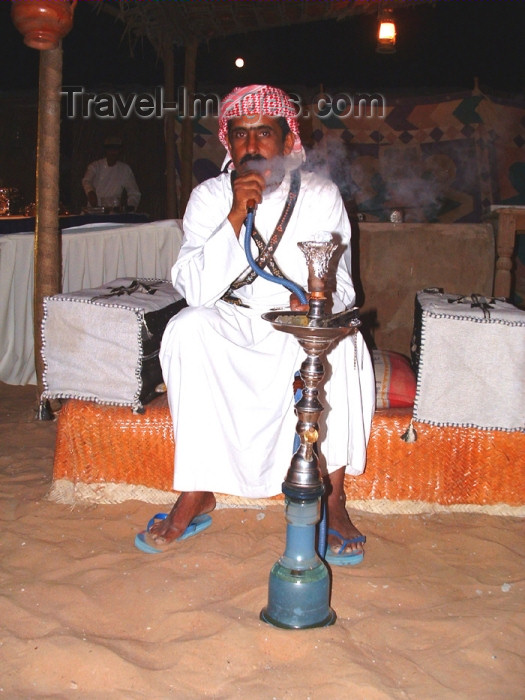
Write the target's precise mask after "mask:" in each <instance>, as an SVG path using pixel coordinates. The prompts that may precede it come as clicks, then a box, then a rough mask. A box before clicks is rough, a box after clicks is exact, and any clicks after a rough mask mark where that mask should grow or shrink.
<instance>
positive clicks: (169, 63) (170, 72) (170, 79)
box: [162, 43, 179, 219]
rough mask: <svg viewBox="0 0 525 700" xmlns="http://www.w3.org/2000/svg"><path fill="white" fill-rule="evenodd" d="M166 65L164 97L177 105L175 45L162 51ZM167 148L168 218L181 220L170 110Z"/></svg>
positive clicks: (172, 121)
mask: <svg viewBox="0 0 525 700" xmlns="http://www.w3.org/2000/svg"><path fill="white" fill-rule="evenodd" d="M162 60H163V63H164V95H165V100H166V103H167V104H169V105H170V106H171V105H173V104H174V103H175V56H174V53H173V44H171V43H168V44H167V45H166V46H165V47H164V49H163V51H162ZM164 128H165V131H164V138H165V148H166V216H167V218H168V219H177V218H179V203H178V200H177V180H176V169H175V115H174V113H173V112H172V111H171V110H169V111H168V112H167V113H166V122H165V125H164Z"/></svg>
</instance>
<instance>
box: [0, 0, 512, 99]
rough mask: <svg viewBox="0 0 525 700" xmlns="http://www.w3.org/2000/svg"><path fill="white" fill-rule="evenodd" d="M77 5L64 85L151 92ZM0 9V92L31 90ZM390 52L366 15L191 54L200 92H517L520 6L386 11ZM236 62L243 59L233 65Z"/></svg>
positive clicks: (4, 6) (482, 1) (141, 56)
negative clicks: (255, 86)
mask: <svg viewBox="0 0 525 700" xmlns="http://www.w3.org/2000/svg"><path fill="white" fill-rule="evenodd" d="M94 4H95V3H92V2H79V3H78V6H77V10H76V13H75V25H74V28H73V29H72V31H71V33H70V34H69V35H68V36H67V37H66V38H65V39H64V42H63V47H64V71H63V75H64V78H63V82H64V85H82V86H84V87H85V88H86V89H88V88H89V89H94V88H99V87H103V88H108V87H111V86H112V87H115V88H121V87H123V86H129V85H141V86H154V85H160V84H161V83H162V67H161V64H160V63H159V62H158V61H157V59H156V56H155V54H154V51H153V50H152V49H151V47H150V46H149V45H147V44H144V45H143V46H141V45H139V46H137V47H136V48H135V52H134V57H130V54H129V49H128V43H127V40H124V41H121V34H122V25H121V24H120V23H117V22H115V20H114V19H113V18H110V17H108V16H105V15H104V14H102V13H98V14H97V13H95V12H93V10H92V6H93V5H94ZM9 11H10V3H9V2H1V3H0V66H1V69H0V91H11V90H18V89H23V90H27V89H34V88H36V87H37V84H38V51H35V50H34V49H29V48H28V47H26V46H25V45H24V44H23V41H22V37H21V35H20V34H19V33H18V32H17V30H16V29H15V28H14V26H13V24H12V22H11V19H10V16H9ZM396 19H397V25H398V50H397V52H396V54H394V55H381V54H377V53H376V52H375V50H374V49H375V37H374V34H375V29H376V16H375V15H366V16H365V15H363V16H358V17H356V18H354V19H350V20H345V21H342V22H335V21H325V22H316V23H312V24H304V25H296V26H293V27H285V28H280V29H274V30H271V31H265V32H253V33H250V34H245V35H238V36H233V37H228V38H225V39H220V40H213V41H210V42H209V43H208V44H206V45H202V46H201V47H200V49H199V57H198V65H197V81H198V84H199V85H198V87H200V89H203V88H207V89H213V86H217V89H219V88H225V89H230V87H232V86H233V85H238V84H248V83H252V82H261V83H262V82H269V83H274V84H277V85H282V86H285V87H286V86H288V87H292V86H307V87H311V88H314V89H315V88H318V87H319V86H320V85H323V87H324V89H326V90H333V89H335V88H340V89H347V90H350V89H356V90H362V91H368V92H371V91H378V90H385V91H387V92H396V91H398V92H400V93H401V92H402V93H404V94H406V93H409V92H411V91H414V92H418V93H421V92H425V91H429V92H439V91H440V90H447V91H449V90H456V89H457V90H463V89H471V88H472V87H473V84H474V77H475V76H478V77H479V84H480V87H481V88H482V89H483V90H486V91H493V92H496V93H511V94H523V89H524V82H525V81H524V68H523V66H524V65H525V60H524V55H523V46H524V37H525V2H521V1H520V0H515V1H510V0H507V1H501V2H496V1H495V0H494V1H490V0H479V1H478V2H469V1H467V0H440V1H438V2H437V3H436V5H435V6H431V5H424V6H421V7H415V8H405V9H404V10H399V11H397V12H396ZM237 55H242V56H243V57H244V58H245V60H246V67H245V68H244V69H242V70H239V69H236V68H234V66H233V60H234V59H235V57H236V56H237ZM176 57H177V75H176V80H177V84H182V82H183V62H184V54H183V51H182V50H181V49H177V51H176Z"/></svg>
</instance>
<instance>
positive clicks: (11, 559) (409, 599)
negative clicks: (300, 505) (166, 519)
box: [0, 384, 525, 700]
mask: <svg viewBox="0 0 525 700" xmlns="http://www.w3.org/2000/svg"><path fill="white" fill-rule="evenodd" d="M34 404H35V388H34V387H13V386H8V385H5V384H0V499H1V507H0V518H1V521H2V533H1V537H0V554H1V556H0V577H1V585H0V697H5V698H10V699H12V698H75V697H78V698H126V699H128V698H130V699H132V698H170V697H173V698H181V699H186V698H188V699H194V698H262V699H266V698H268V699H272V698H278V699H279V700H281V699H283V700H284V699H285V698H294V699H295V698H297V699H300V700H306V699H307V698H311V699H312V700H321V699H323V700H330V699H332V698H333V699H337V700H339V699H342V698H347V697H348V698H357V699H361V698H363V699H365V700H376V699H383V698H414V699H417V700H421V699H426V698H440V699H441V698H450V699H452V698H453V699H454V700H458V699H461V698H472V699H476V700H481V699H487V700H489V699H490V700H493V699H495V698H502V699H505V700H518V699H520V700H523V698H525V569H524V554H525V537H524V535H525V521H524V520H522V519H518V518H512V517H498V516H492V515H483V514H458V513H451V514H446V513H444V514H439V515H405V516H403V515H383V516H378V515H373V514H370V513H364V512H361V513H355V514H354V513H353V514H352V515H353V517H354V519H355V521H356V523H357V524H358V525H359V527H360V528H361V529H362V530H363V531H364V532H365V533H366V535H367V537H368V542H367V548H366V557H365V560H364V562H363V564H361V565H360V566H357V567H348V568H339V569H336V570H335V571H334V572H333V585H332V607H333V608H334V610H335V611H336V613H337V622H336V623H335V625H333V626H330V627H325V628H319V629H313V630H297V631H289V630H279V629H275V628H273V627H271V626H269V625H267V624H265V623H263V622H261V621H260V619H259V612H260V610H261V608H262V607H264V605H265V604H266V600H267V593H268V574H269V572H270V569H271V567H272V565H273V564H274V562H275V561H276V560H277V559H278V558H279V556H280V555H281V554H282V552H283V548H284V537H285V524H284V519H283V513H282V509H281V507H280V506H272V507H270V508H267V509H249V508H237V509H221V510H217V511H215V513H214V514H213V524H212V526H211V528H209V529H208V530H207V531H206V532H205V533H202V534H201V535H199V536H198V537H196V538H194V539H190V540H187V541H185V542H183V543H180V544H179V545H178V546H177V547H176V548H174V549H173V551H170V552H168V553H165V554H160V555H154V556H151V555H146V554H143V553H141V552H139V551H138V550H137V549H135V548H134V546H133V540H134V536H135V534H136V533H137V532H138V531H139V530H141V529H143V527H144V525H145V523H146V521H147V520H148V518H149V517H150V516H151V515H152V514H153V511H154V509H155V506H151V505H148V504H146V503H141V502H138V501H128V502H126V503H124V504H120V505H96V506H93V505H92V506H85V505H77V506H74V507H71V506H66V505H59V504H56V503H53V502H51V501H49V500H47V498H46V495H47V493H48V491H49V487H50V484H51V480H52V468H53V449H54V440H55V434H56V424H55V423H50V422H39V421H36V420H35V418H34Z"/></svg>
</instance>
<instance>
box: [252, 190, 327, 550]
mask: <svg viewBox="0 0 525 700" xmlns="http://www.w3.org/2000/svg"><path fill="white" fill-rule="evenodd" d="M255 207H256V204H255V201H254V200H253V199H250V200H248V206H247V214H246V220H245V222H244V224H245V227H246V231H245V234H244V252H245V254H246V259H247V260H248V263H249V264H250V267H251V268H252V270H254V272H256V273H257V274H258V275H260V276H261V277H263V278H264V279H266V280H268V281H269V282H276V283H277V284H282V285H283V287H286V288H287V289H289V290H290V291H291V292H293V293H294V294H296V295H297V297H298V298H299V301H300V302H301V304H308V299H307V298H306V294H305V293H304V290H303V289H302V288H301V287H299V285H297V284H295V282H291V281H290V280H287V279H283V278H282V277H276V276H275V275H271V274H269V273H268V272H265V271H264V270H263V269H262V268H261V267H259V265H257V263H256V262H255V260H254V258H253V255H252V251H251V250H250V243H251V240H252V231H253V220H254V218H255ZM326 510H327V509H326V503H325V502H324V499H321V520H320V522H319V545H318V547H319V555H320V556H321V557H322V558H323V559H324V556H325V554H326V535H327V520H326Z"/></svg>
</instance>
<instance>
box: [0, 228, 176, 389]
mask: <svg viewBox="0 0 525 700" xmlns="http://www.w3.org/2000/svg"><path fill="white" fill-rule="evenodd" d="M181 242H182V227H181V222H180V221H176V220H174V219H168V220H164V221H154V222H153V223H149V224H134V225H131V226H127V225H114V226H111V227H104V228H101V227H100V224H97V225H95V226H85V227H79V228H76V229H65V230H64V231H63V233H62V291H63V292H76V291H78V290H80V289H86V288H89V287H99V286H100V285H102V284H105V283H106V282H111V281H113V280H114V279H117V278H118V277H150V278H158V279H167V280H169V279H170V278H171V267H172V265H173V263H174V262H175V260H176V258H177V255H178V254H179V250H180V246H181ZM33 245H34V235H33V234H32V233H16V234H10V235H5V236H0V381H2V382H6V383H7V384H36V374H35V362H34V340H33Z"/></svg>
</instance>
